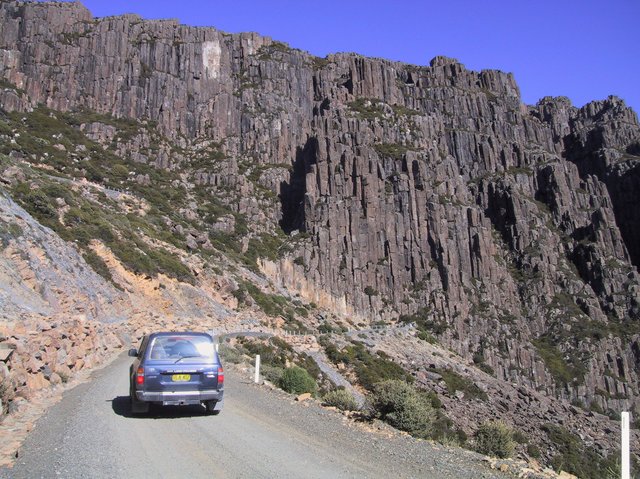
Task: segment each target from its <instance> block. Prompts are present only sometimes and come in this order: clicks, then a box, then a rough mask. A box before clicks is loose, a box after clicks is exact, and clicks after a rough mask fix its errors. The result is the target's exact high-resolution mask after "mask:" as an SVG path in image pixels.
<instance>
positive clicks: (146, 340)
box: [138, 336, 149, 358]
mask: <svg viewBox="0 0 640 479" xmlns="http://www.w3.org/2000/svg"><path fill="white" fill-rule="evenodd" d="M148 343H149V337H148V336H145V337H144V338H142V343H140V349H138V357H139V358H142V357H144V352H145V350H146V349H147V344H148Z"/></svg>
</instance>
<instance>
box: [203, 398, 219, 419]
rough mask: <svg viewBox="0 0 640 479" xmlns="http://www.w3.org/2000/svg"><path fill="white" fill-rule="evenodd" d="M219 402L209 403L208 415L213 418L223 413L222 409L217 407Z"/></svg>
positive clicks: (207, 405) (207, 403)
mask: <svg viewBox="0 0 640 479" xmlns="http://www.w3.org/2000/svg"><path fill="white" fill-rule="evenodd" d="M217 404H218V401H207V402H206V404H205V407H206V408H207V413H208V414H210V415H211V416H217V415H218V414H220V413H221V412H222V409H216V405H217Z"/></svg>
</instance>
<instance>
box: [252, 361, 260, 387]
mask: <svg viewBox="0 0 640 479" xmlns="http://www.w3.org/2000/svg"><path fill="white" fill-rule="evenodd" d="M253 382H254V383H256V384H257V383H259V382H260V355H259V354H256V375H255V377H254V378H253Z"/></svg>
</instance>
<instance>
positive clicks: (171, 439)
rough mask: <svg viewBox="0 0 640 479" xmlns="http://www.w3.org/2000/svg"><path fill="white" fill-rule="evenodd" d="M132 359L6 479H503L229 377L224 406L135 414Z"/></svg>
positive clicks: (68, 412) (60, 418) (77, 393)
mask: <svg viewBox="0 0 640 479" xmlns="http://www.w3.org/2000/svg"><path fill="white" fill-rule="evenodd" d="M129 363H130V358H128V357H127V356H126V355H122V356H121V357H119V358H118V359H117V360H116V361H114V363H112V364H111V365H110V366H108V367H106V368H104V369H102V370H99V371H96V373H95V374H94V375H93V378H92V380H91V381H90V382H87V383H84V384H81V385H79V386H77V387H76V388H74V389H72V390H71V391H69V392H67V393H66V394H65V396H64V397H63V399H62V400H61V401H60V402H59V403H58V404H56V405H55V406H53V407H52V408H51V409H50V410H49V411H48V412H47V413H46V414H45V415H44V416H43V417H42V418H41V419H40V420H39V421H38V423H37V424H36V427H35V429H34V431H33V432H32V433H31V434H30V435H29V437H28V438H27V441H26V442H25V444H24V446H23V447H22V449H21V450H20V456H19V458H18V459H17V461H16V464H15V466H14V467H13V469H2V470H0V477H2V478H39V477H41V478H61V477H63V478H81V477H87V478H89V477H90V478H117V477H128V478H147V477H157V478H177V477H189V478H204V477H206V478H216V479H218V478H385V479H387V478H390V477H392V478H409V477H415V478H425V479H446V478H465V479H479V478H505V477H510V476H505V475H503V474H501V473H499V472H497V471H493V470H490V469H489V468H488V465H487V464H486V463H485V462H483V461H482V458H481V457H480V456H478V455H476V454H474V453H471V452H469V451H465V450H461V449H455V448H445V447H443V446H436V445H433V444H430V443H428V442H426V441H416V440H414V439H412V438H410V437H407V436H405V435H401V434H397V433H394V432H390V431H389V430H387V429H386V428H382V429H379V430H373V431H369V430H367V427H366V425H363V424H358V423H354V422H352V421H351V420H348V419H347V418H345V417H344V416H342V415H341V414H338V413H337V412H335V411H331V410H327V409H324V408H322V407H320V406H319V405H318V404H317V403H315V402H306V403H297V402H295V401H293V400H292V399H291V397H290V396H288V395H286V394H285V393H282V392H281V391H273V390H270V389H268V388H266V387H264V386H257V385H255V384H253V383H251V381H250V373H248V372H242V371H240V370H237V371H236V370H233V369H229V370H227V371H226V381H227V382H226V398H225V409H224V410H223V411H222V414H220V415H219V416H207V415H204V410H203V409H201V408H199V407H192V408H177V407H176V408H164V409H158V410H152V413H151V414H150V415H148V416H146V417H140V418H138V417H132V416H131V414H130V411H129V402H128V400H129V399H128V383H127V374H128V367H129Z"/></svg>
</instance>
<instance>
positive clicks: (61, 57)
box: [0, 2, 640, 411]
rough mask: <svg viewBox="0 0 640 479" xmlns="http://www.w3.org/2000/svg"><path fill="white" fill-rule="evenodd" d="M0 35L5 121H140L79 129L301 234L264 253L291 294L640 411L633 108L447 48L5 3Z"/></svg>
mask: <svg viewBox="0 0 640 479" xmlns="http://www.w3.org/2000/svg"><path fill="white" fill-rule="evenodd" d="M0 23H1V24H2V29H0V67H1V70H0V77H2V78H3V84H2V87H3V89H2V92H1V93H0V94H1V95H2V96H0V99H2V101H3V103H2V108H3V109H5V110H18V111H25V110H27V109H28V108H30V107H33V106H35V105H37V104H44V105H46V106H48V107H50V108H53V109H56V110H62V111H69V110H81V109H88V110H91V111H96V112H99V113H103V114H109V115H112V116H114V117H117V118H133V119H138V120H140V121H143V122H145V124H146V125H147V126H148V130H149V131H151V132H150V133H149V132H147V133H144V132H138V133H136V134H134V135H132V136H131V135H130V137H118V138H116V137H115V136H114V135H115V133H114V132H113V131H110V130H109V128H108V127H105V126H104V125H100V124H91V123H87V124H85V126H84V128H85V131H86V132H87V134H88V135H92V136H91V137H92V138H94V139H95V140H96V141H100V142H104V143H112V142H114V141H115V142H116V143H117V147H118V151H119V153H120V154H121V155H123V156H127V157H130V158H132V159H133V161H138V162H143V163H149V164H153V165H155V166H156V167H158V168H165V169H171V170H175V171H181V172H182V173H183V174H184V175H185V176H186V177H188V178H189V181H191V182H192V183H193V184H196V185H200V186H206V187H207V188H210V191H211V196H212V199H213V198H216V199H218V200H220V198H226V199H221V200H220V201H225V202H226V204H228V205H229V206H230V207H232V208H233V211H234V213H235V214H237V215H239V216H241V217H242V216H243V217H244V218H246V219H248V221H247V223H248V224H249V225H250V226H251V228H253V229H252V231H260V232H265V231H271V232H273V231H274V230H275V229H277V228H280V229H281V230H282V231H284V232H285V233H287V234H289V235H290V236H291V237H292V238H295V242H296V244H297V249H296V250H295V251H293V252H292V253H291V254H290V255H289V256H288V257H286V258H284V259H283V260H282V261H279V262H264V263H263V264H264V272H265V273H267V274H268V275H269V276H270V277H271V278H273V279H274V280H276V281H277V282H279V283H281V284H282V285H284V286H286V287H288V288H289V289H291V290H297V291H299V292H300V293H301V295H303V296H304V297H306V298H307V299H308V300H310V301H314V302H316V303H317V304H319V305H321V306H328V307H332V308H334V309H335V310H337V311H340V312H342V313H343V314H345V315H350V316H356V317H358V318H359V319H358V320H359V321H363V322H365V323H366V322H371V321H375V320H383V321H387V322H392V321H395V320H397V319H398V318H399V317H400V316H404V318H403V319H406V320H408V321H414V322H416V323H417V324H419V325H420V324H421V325H422V327H424V328H426V329H430V330H431V332H432V333H433V334H435V335H436V336H437V339H438V341H440V342H441V343H442V344H443V345H444V346H446V347H448V348H450V349H452V350H453V351H455V352H456V353H458V354H459V355H460V356H461V357H463V358H465V359H467V360H469V361H471V360H472V359H474V360H477V362H479V363H482V364H485V365H486V366H489V367H491V368H492V369H493V371H494V372H495V376H496V378H497V379H499V380H503V381H509V382H517V383H520V384H521V385H522V386H524V387H530V388H533V389H536V390H538V391H540V392H542V393H544V394H546V395H548V396H557V397H560V398H563V399H566V400H569V401H573V402H574V403H576V404H577V403H580V404H582V406H584V407H594V408H599V409H602V410H607V409H611V410H613V411H620V410H621V409H629V408H637V407H638V404H639V403H638V401H639V398H640V395H639V392H640V391H639V389H640V383H639V380H638V372H639V371H640V368H639V366H638V365H639V364H640V346H639V345H638V340H639V338H640V336H638V333H639V332H640V328H638V325H639V321H640V310H639V305H638V301H639V299H640V290H639V281H640V276H639V274H638V266H639V264H640V263H639V262H640V249H639V248H640V247H639V246H638V245H640V242H639V241H638V235H639V234H640V233H639V230H638V226H637V225H638V224H640V223H639V222H638V219H639V218H638V214H639V213H638V208H637V205H638V194H639V193H638V191H640V190H639V189H638V188H637V186H638V181H640V180H639V175H640V170H639V169H638V165H639V162H640V127H639V126H638V121H637V116H636V115H635V113H634V112H632V111H631V110H630V109H628V108H626V107H625V106H624V103H623V102H622V101H621V100H619V99H616V98H613V97H612V98H609V99H607V100H604V101H599V102H593V103H590V104H588V105H586V106H584V107H583V108H580V109H578V108H575V107H573V106H572V105H571V104H570V102H568V100H567V99H564V98H544V99H542V100H541V101H540V102H539V103H538V104H537V105H535V106H526V105H524V104H523V103H522V101H521V99H520V95H519V91H518V87H517V85H516V83H515V80H514V78H513V76H512V75H510V74H507V73H503V72H499V71H492V70H486V71H481V72H473V71H469V70H467V69H465V67H464V66H463V65H462V64H460V63H459V62H458V61H456V60H455V59H451V58H445V57H436V58H434V59H433V60H432V61H431V63H430V65H429V66H415V65H406V64H401V63H396V62H390V61H385V60H380V59H368V58H363V57H361V56H358V55H354V54H336V55H329V56H328V57H326V58H324V59H320V58H315V57H312V56H311V55H309V54H306V53H304V52H301V51H299V50H295V49H292V48H290V47H288V46H287V45H285V44H282V43H279V42H275V41H272V40H271V39H269V38H266V37H260V36H259V35H256V34H239V35H229V34H226V33H223V32H220V31H218V30H215V29H213V28H193V27H187V26H183V25H178V24H177V23H175V22H173V21H143V20H142V19H140V18H139V17H137V16H134V15H126V16H121V17H110V18H105V19H94V18H92V16H91V14H90V13H89V12H88V11H87V10H86V9H85V8H84V7H83V6H82V5H80V4H78V3H62V4H57V3H55V4H54V3H20V2H2V3H0ZM98 123H100V122H98ZM158 134H159V135H162V136H163V138H165V140H162V141H160V140H157V137H156V136H154V135H158ZM158 145H160V146H158ZM152 147H155V149H154V148H152ZM139 181H140V182H146V183H150V182H151V179H150V178H149V177H141V178H139ZM276 195H277V198H276ZM196 210H197V208H193V209H192V210H190V211H189V212H185V214H189V215H192V214H193V215H195V214H197V212H196ZM236 219H237V218H234V219H233V220H232V219H231V218H230V217H229V216H227V217H226V218H223V217H220V218H215V219H214V221H212V224H213V228H214V229H216V230H217V231H230V230H232V229H237V225H236V222H235V220H236ZM197 237H198V236H197V232H196V233H194V235H192V242H191V246H190V247H191V248H194V249H195V248H197V247H198V244H199V243H198V239H197ZM203 240H204V238H203ZM247 245H248V243H246V244H243V248H245V249H246V247H247ZM434 325H438V327H437V328H436V327H434Z"/></svg>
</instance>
